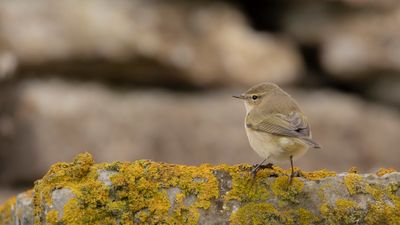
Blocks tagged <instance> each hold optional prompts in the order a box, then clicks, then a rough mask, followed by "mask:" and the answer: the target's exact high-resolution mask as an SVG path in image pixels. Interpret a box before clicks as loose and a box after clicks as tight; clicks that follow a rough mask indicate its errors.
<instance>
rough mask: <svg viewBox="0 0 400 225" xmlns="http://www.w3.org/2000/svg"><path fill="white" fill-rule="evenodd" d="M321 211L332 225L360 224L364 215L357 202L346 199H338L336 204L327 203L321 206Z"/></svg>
mask: <svg viewBox="0 0 400 225" xmlns="http://www.w3.org/2000/svg"><path fill="white" fill-rule="evenodd" d="M320 212H321V214H322V216H323V217H324V219H325V220H326V223H327V224H332V225H336V224H337V225H339V224H340V225H347V224H349V225H350V224H360V221H361V219H362V216H363V214H362V209H361V208H360V207H359V206H358V205H357V203H356V202H354V201H351V200H346V199H338V200H336V202H335V205H334V206H329V205H328V204H327V203H325V204H323V205H322V206H321V207H320Z"/></svg>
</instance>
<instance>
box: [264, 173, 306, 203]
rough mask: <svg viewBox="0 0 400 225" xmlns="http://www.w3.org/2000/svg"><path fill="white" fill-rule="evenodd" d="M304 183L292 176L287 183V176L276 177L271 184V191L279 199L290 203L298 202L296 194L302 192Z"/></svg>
mask: <svg viewBox="0 0 400 225" xmlns="http://www.w3.org/2000/svg"><path fill="white" fill-rule="evenodd" d="M303 187H304V183H303V182H302V181H300V180H299V179H297V178H293V180H292V182H291V184H289V177H287V176H282V177H277V178H276V179H275V181H273V183H272V185H271V190H272V192H273V193H274V194H275V195H276V196H277V197H278V198H279V199H281V200H283V201H289V202H291V203H299V198H298V195H299V194H300V193H301V192H302V190H303Z"/></svg>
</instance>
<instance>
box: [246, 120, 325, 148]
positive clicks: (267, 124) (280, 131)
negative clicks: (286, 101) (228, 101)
mask: <svg viewBox="0 0 400 225" xmlns="http://www.w3.org/2000/svg"><path fill="white" fill-rule="evenodd" d="M248 116H249V117H252V119H249V120H247V121H255V122H253V123H250V122H246V127H247V128H250V129H253V130H256V131H261V132H266V133H270V134H275V135H280V136H287V137H297V138H300V139H302V140H304V141H305V142H306V143H307V144H309V145H310V146H312V147H315V148H319V147H320V146H319V145H318V144H317V143H316V142H314V141H313V140H311V138H310V136H311V135H310V126H309V125H308V122H307V119H306V118H305V117H304V116H302V115H301V114H300V113H298V112H290V113H289V114H288V115H284V114H280V113H272V114H267V115H265V114H264V115H263V116H260V115H257V114H251V113H249V115H248ZM261 118H262V119H261Z"/></svg>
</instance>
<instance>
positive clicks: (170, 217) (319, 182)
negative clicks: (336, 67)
mask: <svg viewBox="0 0 400 225" xmlns="http://www.w3.org/2000/svg"><path fill="white" fill-rule="evenodd" d="M89 157H90V155H89V154H87V153H86V154H81V155H79V156H77V158H76V159H75V162H74V163H58V164H55V165H53V166H52V167H51V169H50V171H49V172H48V173H47V174H46V175H45V176H44V177H43V178H42V179H41V180H39V181H38V182H36V184H35V188H34V192H33V196H32V195H31V194H29V196H30V200H28V201H27V202H30V203H31V202H32V201H33V202H34V203H35V204H34V205H33V206H32V204H28V205H29V208H27V209H28V210H26V211H22V212H21V215H20V216H21V217H23V218H26V219H27V220H26V221H29V223H28V222H27V223H22V224H33V222H35V223H36V224H108V223H109V224H113V223H121V224H125V223H129V222H130V223H131V222H132V221H135V223H143V224H154V223H163V224H201V225H203V224H287V223H291V224H397V222H398V221H399V219H400V215H399V210H400V203H399V199H400V191H399V190H400V173H399V172H393V171H392V172H389V173H386V174H382V173H380V176H378V175H375V174H357V173H340V174H336V173H334V172H329V171H326V170H325V171H315V172H302V173H301V174H302V175H301V177H295V178H294V179H293V181H292V183H290V184H289V182H288V180H289V179H288V174H289V170H282V169H281V168H279V167H274V168H273V169H263V170H261V171H259V173H258V174H257V176H256V178H255V179H254V178H253V177H252V175H251V173H250V170H251V166H249V165H247V164H242V165H236V166H228V165H216V166H210V165H201V166H197V167H194V166H183V165H172V164H166V163H155V162H152V161H148V160H139V161H135V162H132V163H129V162H114V163H111V164H87V165H86V164H82V163H81V164H78V163H77V162H89V161H91V160H87V159H88V158H89ZM79 158H83V159H79ZM80 168H83V169H82V170H80ZM87 168H89V170H87ZM105 171H112V172H113V175H112V176H111V177H110V179H111V181H112V185H111V186H108V185H106V184H104V183H103V182H102V181H100V180H98V174H99V173H100V174H102V173H104V172H105ZM77 174H79V176H76V175H77ZM227 174H229V176H227ZM195 179H197V180H199V179H201V180H202V181H203V182H201V183H199V182H198V181H195ZM227 183H231V184H232V185H231V187H230V188H229V190H228V191H226V192H225V191H224V190H222V188H226V187H222V185H221V184H227ZM60 190H70V191H60ZM71 191H72V193H73V195H71ZM30 193H31V192H30ZM221 193H222V194H221ZM191 196H195V197H196V198H195V200H194V201H193V202H192V204H190V205H186V204H184V202H185V201H184V199H186V198H191ZM54 199H58V201H61V202H63V203H65V204H63V205H64V207H62V209H61V210H62V211H63V213H62V216H60V213H59V212H58V211H56V210H49V211H46V209H47V206H48V205H52V204H55V202H54ZM25 200H26V199H25V198H17V200H16V201H15V200H11V201H9V202H8V203H6V204H4V205H0V223H1V224H6V225H13V224H21V223H19V222H20V221H19V220H15V219H14V218H16V214H18V212H17V211H16V210H14V207H15V208H18V205H20V204H23V205H26V204H25ZM32 211H35V212H37V213H35V214H34V215H33V214H32V213H31V212H32Z"/></svg>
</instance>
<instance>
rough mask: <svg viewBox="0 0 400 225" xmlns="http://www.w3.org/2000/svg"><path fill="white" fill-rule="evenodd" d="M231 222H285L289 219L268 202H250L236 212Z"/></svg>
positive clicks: (241, 223) (236, 224) (237, 223)
mask: <svg viewBox="0 0 400 225" xmlns="http://www.w3.org/2000/svg"><path fill="white" fill-rule="evenodd" d="M230 222H231V224H232V225H245V224H271V225H274V224H284V223H287V222H288V221H287V219H286V217H285V216H283V215H282V214H281V213H280V212H279V211H278V210H277V209H275V207H274V206H273V205H271V204H268V203H249V204H247V205H245V206H243V207H241V208H239V210H238V211H237V212H235V213H234V214H233V215H232V216H231V218H230Z"/></svg>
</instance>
